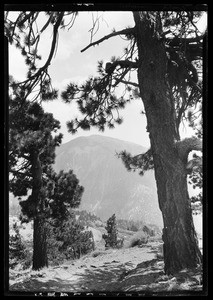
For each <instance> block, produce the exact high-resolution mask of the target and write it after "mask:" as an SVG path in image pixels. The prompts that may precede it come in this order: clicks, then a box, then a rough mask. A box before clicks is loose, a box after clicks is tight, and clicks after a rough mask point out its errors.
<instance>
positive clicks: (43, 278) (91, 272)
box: [10, 247, 155, 292]
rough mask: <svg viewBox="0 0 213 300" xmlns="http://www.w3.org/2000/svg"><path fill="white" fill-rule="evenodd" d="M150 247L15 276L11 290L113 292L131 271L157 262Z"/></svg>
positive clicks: (12, 279) (90, 257) (85, 258)
mask: <svg viewBox="0 0 213 300" xmlns="http://www.w3.org/2000/svg"><path fill="white" fill-rule="evenodd" d="M97 254H98V253H97ZM154 257H155V253H154V252H153V251H152V250H151V248H150V247H144V248H137V247H135V248H129V249H116V250H112V249H110V250H107V251H103V252H101V253H99V255H98V256H96V257H93V256H85V257H82V258H81V259H79V260H76V261H74V262H69V263H68V262H67V263H66V264H63V265H62V266H58V267H49V268H46V269H43V270H42V271H37V272H35V271H29V272H28V273H27V272H26V273H23V274H20V277H19V278H17V277H16V276H14V278H13V276H12V273H11V276H10V277H11V280H10V290H16V291H17V290H19V291H20V290H25V291H60V292H85V291H111V290H117V288H118V285H117V284H118V282H120V281H121V280H122V278H123V277H124V276H125V274H127V273H128V272H129V271H130V270H133V269H135V267H136V266H137V265H138V264H139V263H141V262H144V261H150V260H152V259H154Z"/></svg>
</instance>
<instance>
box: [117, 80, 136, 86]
mask: <svg viewBox="0 0 213 300" xmlns="http://www.w3.org/2000/svg"><path fill="white" fill-rule="evenodd" d="M118 81H119V82H121V83H123V84H129V85H133V86H135V87H137V88H138V87H139V84H138V83H136V82H132V81H127V80H122V79H118Z"/></svg>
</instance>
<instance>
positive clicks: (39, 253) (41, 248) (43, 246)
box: [33, 217, 48, 270]
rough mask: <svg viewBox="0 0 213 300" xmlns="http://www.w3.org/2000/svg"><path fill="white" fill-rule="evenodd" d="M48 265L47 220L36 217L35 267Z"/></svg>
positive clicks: (36, 268) (34, 238)
mask: <svg viewBox="0 0 213 300" xmlns="http://www.w3.org/2000/svg"><path fill="white" fill-rule="evenodd" d="M47 266H48V260H47V240H46V225H45V220H44V219H42V218H40V217H35V218H34V226H33V269H34V270H39V269H41V268H43V267H47Z"/></svg>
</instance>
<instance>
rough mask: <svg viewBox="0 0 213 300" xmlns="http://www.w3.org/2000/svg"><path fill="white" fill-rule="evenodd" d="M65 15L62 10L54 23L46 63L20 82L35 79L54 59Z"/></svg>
mask: <svg viewBox="0 0 213 300" xmlns="http://www.w3.org/2000/svg"><path fill="white" fill-rule="evenodd" d="M63 16H64V12H61V13H60V15H59V17H58V20H57V21H56V23H55V25H54V28H53V40H52V45H51V49H50V54H49V57H48V59H47V61H46V63H45V64H44V65H43V67H41V68H40V69H39V70H38V71H37V72H36V73H35V74H34V75H32V76H31V77H30V78H28V79H27V80H25V81H23V82H21V83H19V84H25V83H26V82H28V81H32V80H33V79H35V78H36V77H38V76H39V75H40V74H41V73H42V71H44V70H45V69H46V68H47V67H48V66H49V65H50V62H51V60H52V57H53V54H54V51H55V46H56V39H57V33H58V28H59V26H60V24H61V21H62V19H63Z"/></svg>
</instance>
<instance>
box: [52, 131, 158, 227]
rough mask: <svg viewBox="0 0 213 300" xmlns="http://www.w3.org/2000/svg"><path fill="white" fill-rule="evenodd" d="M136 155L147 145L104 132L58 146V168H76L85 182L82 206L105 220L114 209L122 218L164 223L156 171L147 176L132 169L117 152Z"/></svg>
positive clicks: (81, 180) (149, 172) (148, 173)
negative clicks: (127, 168)
mask: <svg viewBox="0 0 213 300" xmlns="http://www.w3.org/2000/svg"><path fill="white" fill-rule="evenodd" d="M121 150H127V151H128V152H130V153H132V154H134V155H136V154H139V153H143V152H145V151H146V150H147V149H146V148H144V147H142V146H140V145H137V144H134V143H130V142H126V141H122V140H119V139H115V138H109V137H104V136H100V135H91V136H89V137H79V138H76V139H74V140H72V141H70V142H68V143H65V144H62V145H61V146H60V147H58V148H57V149H56V160H55V165H54V169H55V170H56V172H58V171H60V170H65V171H68V170H69V169H72V170H73V171H74V173H75V174H76V175H77V177H78V178H79V180H80V184H81V185H83V186H84V188H85V191H84V194H83V198H82V203H81V206H80V208H81V209H85V210H87V211H90V212H92V213H94V214H96V215H97V216H99V217H100V218H101V219H102V220H106V219H108V218H109V217H110V216H111V215H112V214H113V213H115V214H116V215H117V217H118V218H121V219H134V220H143V221H144V222H145V223H153V224H156V225H158V226H162V216H161V212H160V210H159V207H158V203H157V191H156V183H155V179H154V173H153V171H148V172H147V173H146V174H145V175H144V176H139V175H138V174H137V173H133V172H128V171H127V170H126V168H125V167H124V165H123V163H122V161H121V160H120V159H118V158H117V157H116V152H119V151H121Z"/></svg>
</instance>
